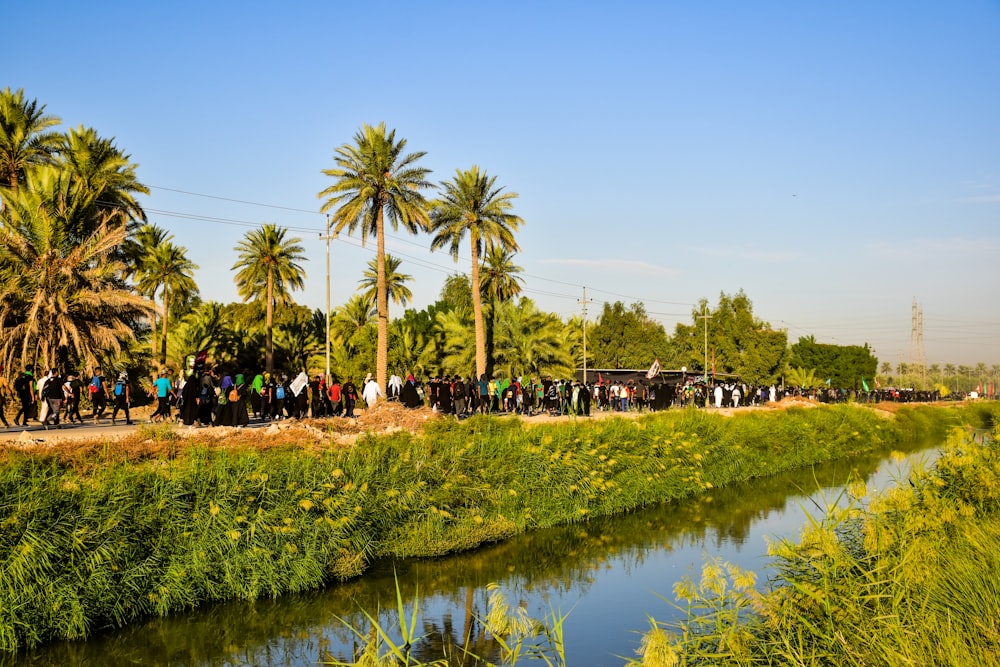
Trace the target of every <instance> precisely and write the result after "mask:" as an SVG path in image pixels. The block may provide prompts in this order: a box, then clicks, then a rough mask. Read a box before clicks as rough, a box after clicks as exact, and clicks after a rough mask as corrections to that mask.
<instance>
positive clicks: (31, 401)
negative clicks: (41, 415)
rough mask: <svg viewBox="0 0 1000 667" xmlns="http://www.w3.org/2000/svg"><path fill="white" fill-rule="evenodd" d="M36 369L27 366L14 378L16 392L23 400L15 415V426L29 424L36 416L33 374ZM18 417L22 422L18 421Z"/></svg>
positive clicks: (19, 398)
mask: <svg viewBox="0 0 1000 667" xmlns="http://www.w3.org/2000/svg"><path fill="white" fill-rule="evenodd" d="M34 370H35V369H34V367H33V366H27V367H26V368H25V369H24V372H23V373H21V374H20V375H19V376H17V379H16V380H14V392H15V393H16V394H17V398H18V400H20V401H21V409H20V410H18V411H17V414H16V415H14V426H27V425H28V420H29V419H33V418H34V416H35V378H34V376H33V375H32V372H33V371H34ZM22 415H23V417H22ZM18 419H20V420H21V423H18Z"/></svg>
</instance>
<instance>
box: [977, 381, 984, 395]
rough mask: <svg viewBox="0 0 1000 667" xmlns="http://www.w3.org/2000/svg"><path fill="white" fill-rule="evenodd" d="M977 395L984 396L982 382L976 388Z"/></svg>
mask: <svg viewBox="0 0 1000 667" xmlns="http://www.w3.org/2000/svg"><path fill="white" fill-rule="evenodd" d="M976 393H978V394H982V393H983V383H982V382H980V383H979V386H978V387H976Z"/></svg>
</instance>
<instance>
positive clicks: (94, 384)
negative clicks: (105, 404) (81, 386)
mask: <svg viewBox="0 0 1000 667" xmlns="http://www.w3.org/2000/svg"><path fill="white" fill-rule="evenodd" d="M100 390H101V378H99V377H97V376H96V375H95V376H94V377H93V379H92V380H91V381H90V395H91V396H93V395H94V394H96V393H97V392H98V391H100Z"/></svg>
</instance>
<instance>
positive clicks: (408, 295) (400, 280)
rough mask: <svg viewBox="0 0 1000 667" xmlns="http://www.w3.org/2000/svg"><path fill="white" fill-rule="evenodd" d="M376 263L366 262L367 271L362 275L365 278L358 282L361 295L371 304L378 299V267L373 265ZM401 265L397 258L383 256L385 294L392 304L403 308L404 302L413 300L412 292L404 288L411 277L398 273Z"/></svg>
mask: <svg viewBox="0 0 1000 667" xmlns="http://www.w3.org/2000/svg"><path fill="white" fill-rule="evenodd" d="M376 261H377V260H375V259H373V260H372V261H370V262H368V269H367V270H366V271H365V274H364V276H365V277H364V278H362V279H361V280H359V281H358V282H359V283H361V288H362V289H361V294H363V295H364V296H365V297H366V298H368V299H371V301H372V303H375V300H376V298H377V297H378V267H377V266H376V264H375V262H376ZM401 263H402V260H400V259H399V258H398V257H393V256H392V255H386V256H385V289H386V294H388V296H389V298H390V299H392V302H393V303H394V304H396V305H399V306H404V307H405V306H406V302H407V301H411V300H412V299H413V292H412V291H410V288H409V287H407V286H406V283H407V282H409V281H410V280H413V276H411V275H408V274H406V273H400V272H399V265H400V264H401Z"/></svg>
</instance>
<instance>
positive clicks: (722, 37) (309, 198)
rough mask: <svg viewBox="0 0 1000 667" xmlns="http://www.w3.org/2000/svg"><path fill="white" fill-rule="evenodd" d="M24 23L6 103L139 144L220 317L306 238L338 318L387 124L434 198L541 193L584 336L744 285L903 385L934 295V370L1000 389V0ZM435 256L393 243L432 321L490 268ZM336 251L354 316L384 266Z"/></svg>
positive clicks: (545, 282) (145, 8)
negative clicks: (354, 205) (347, 153)
mask: <svg viewBox="0 0 1000 667" xmlns="http://www.w3.org/2000/svg"><path fill="white" fill-rule="evenodd" d="M4 18H5V24H6V27H5V30H4V37H3V40H0V72H2V73H3V77H2V79H0V86H11V87H12V88H15V89H16V88H24V89H25V92H26V94H27V96H28V97H29V98H36V99H38V100H39V102H41V103H44V104H46V105H47V109H46V110H47V112H49V113H52V114H55V115H58V116H60V117H61V118H62V119H63V121H64V123H65V124H66V125H67V126H75V125H78V124H83V125H86V126H91V127H94V128H96V129H97V130H98V132H99V133H100V134H102V135H104V136H113V137H115V138H116V140H117V143H118V145H119V146H120V147H121V148H123V149H124V150H126V151H127V152H128V153H130V154H131V155H132V158H133V160H134V161H135V162H137V163H138V164H139V165H140V167H139V170H138V175H139V178H140V180H141V181H142V182H143V183H146V184H147V185H149V186H150V187H151V189H152V195H151V196H150V197H148V198H146V199H144V201H143V204H144V205H145V206H146V207H147V211H148V212H149V217H150V219H151V221H153V222H155V223H156V224H158V225H160V226H163V227H165V228H167V229H169V230H170V231H171V232H172V233H173V234H174V236H175V240H176V241H177V242H178V243H180V244H182V245H184V246H185V247H187V249H188V250H189V254H190V256H191V258H192V260H193V261H194V262H195V263H197V264H198V265H199V266H200V267H201V268H200V270H199V271H198V272H197V274H196V279H197V280H198V283H199V286H200V288H201V290H202V294H203V296H204V297H205V298H206V299H215V300H221V301H232V300H236V299H237V295H236V289H235V287H234V285H233V283H232V274H231V272H230V270H229V269H230V267H231V266H232V265H233V263H234V261H235V260H236V253H235V252H234V250H233V246H235V245H236V243H237V242H238V241H239V239H240V238H241V236H242V235H243V234H244V233H245V232H246V231H247V229H249V228H250V227H248V226H247V225H249V226H255V225H258V224H259V223H261V222H264V221H267V222H276V223H279V224H282V225H285V226H289V227H291V228H293V229H295V230H296V231H295V233H296V234H297V235H298V236H300V237H301V238H302V239H303V242H304V245H305V246H306V248H307V252H308V255H309V258H310V260H309V262H307V265H306V269H307V272H308V280H307V288H306V291H305V292H304V293H301V294H298V295H296V298H297V300H298V301H300V302H301V303H305V304H307V305H309V306H312V307H323V304H324V297H325V292H324V287H323V282H324V275H325V265H324V244H323V243H321V242H320V241H319V240H318V238H317V237H318V234H319V233H320V231H321V230H322V228H323V221H324V219H323V216H321V215H319V214H318V213H317V212H316V211H318V208H319V206H320V201H319V199H318V198H317V193H318V192H319V191H320V190H322V189H323V188H325V187H326V186H327V185H329V184H330V179H329V178H328V177H326V176H323V175H322V173H321V170H322V169H325V168H329V167H331V166H332V164H333V160H332V156H333V152H334V149H335V148H336V147H338V146H340V145H343V144H345V143H348V142H350V141H351V139H352V137H353V136H354V133H355V132H356V131H357V129H358V128H359V127H360V126H361V124H362V123H366V122H367V123H371V124H375V123H378V122H380V121H385V122H386V123H387V124H388V125H389V127H392V128H395V129H396V130H397V136H401V137H405V138H406V139H407V140H408V142H409V143H408V148H409V149H411V150H414V151H426V152H427V156H426V157H425V158H424V164H425V165H426V166H428V167H429V168H431V169H433V174H432V176H431V177H432V180H434V181H435V182H437V181H441V180H446V179H450V178H451V176H452V175H453V174H454V172H455V169H456V168H463V169H464V168H468V167H470V166H471V165H473V164H478V165H480V166H481V167H483V168H485V169H486V170H488V171H489V173H490V174H494V175H496V176H497V180H498V182H499V183H502V184H504V185H505V186H506V187H507V188H508V189H509V190H513V191H515V192H518V193H519V194H520V198H519V199H518V200H517V206H516V212H517V213H519V214H520V215H521V216H522V217H523V218H524V219H525V226H524V227H523V230H522V232H521V233H520V234H519V236H518V240H519V242H520V244H521V247H522V252H521V253H519V254H518V255H517V263H518V264H519V265H521V266H523V267H524V269H525V275H526V293H527V295H528V296H531V297H532V298H533V299H535V300H536V301H537V302H538V304H539V305H540V306H541V307H543V308H546V309H548V310H553V311H555V312H558V313H559V314H561V315H563V316H564V317H568V316H569V315H571V314H573V313H577V312H579V304H578V303H577V299H579V298H580V297H581V291H582V287H583V286H584V285H586V287H587V294H588V296H590V297H592V298H593V299H595V300H596V301H597V303H596V304H595V305H594V306H593V307H592V310H591V313H592V314H596V313H597V312H599V308H600V305H601V302H603V301H614V300H617V299H621V300H624V301H626V302H629V301H632V300H641V301H643V302H644V303H645V304H646V308H647V310H648V311H650V312H651V313H653V314H654V315H655V316H656V317H657V318H658V319H660V320H661V321H662V322H663V323H664V324H665V325H666V327H667V329H668V331H672V330H673V327H674V324H675V323H676V322H677V321H685V322H690V320H691V307H692V304H694V303H696V302H697V300H698V299H700V298H702V297H708V298H709V300H710V302H711V303H712V304H713V305H714V304H715V303H716V302H717V300H718V296H719V293H720V292H727V293H734V292H736V291H737V290H739V289H741V288H742V289H744V290H745V291H746V292H747V294H748V295H749V296H750V298H751V299H752V300H753V302H754V310H755V313H756V314H757V315H758V316H759V317H761V318H763V319H764V320H766V321H769V322H770V323H771V324H772V325H774V326H776V327H781V326H784V327H787V328H788V331H789V338H790V339H791V341H793V342H794V341H795V340H797V339H798V337H799V336H803V335H809V334H813V335H815V336H816V338H817V339H818V340H819V341H820V342H836V343H839V344H861V343H864V342H868V343H870V344H871V345H872V346H873V347H874V348H875V351H876V354H877V356H879V358H880V359H881V360H883V361H890V362H892V363H893V364H895V363H896V362H898V361H899V360H903V361H906V360H908V357H909V350H910V323H911V322H910V315H911V304H912V301H913V299H914V298H916V299H917V301H918V302H919V304H920V305H921V307H922V308H923V316H924V339H925V346H926V356H927V360H928V362H929V363H934V362H938V363H942V364H943V363H947V362H952V363H969V364H974V363H976V362H978V361H984V362H986V363H988V364H994V363H1000V305H998V304H1000V280H998V275H997V274H998V270H997V269H998V263H997V258H998V257H1000V125H998V119H1000V2H997V1H996V0H993V1H986V0H962V1H960V2H937V1H930V0H906V1H904V0H885V1H881V2H859V1H854V0H846V1H844V2H836V3H813V2H808V3H807V2H769V1H762V2H753V3H750V2H713V1H707V2H690V1H688V2H677V1H675V0H670V1H664V2H618V3H608V2H599V3H598V2H580V1H577V2H507V3H472V2H422V3H416V2H380V3H378V2H292V3H284V4H279V3H274V2H266V3H264V2H239V3H237V2H198V3H193V2H172V3H124V2H85V3H79V2H68V1H64V0H58V1H55V2H49V3H46V4H45V7H44V11H43V10H41V9H39V8H38V7H36V6H34V5H31V4H30V3H15V4H14V5H12V6H10V7H8V8H6V9H5V11H4ZM179 191H183V192H179ZM184 192H187V193H197V195H209V196H210V197H206V196H197V195H195V194H184ZM223 198H224V199H223ZM227 199H229V200H242V201H244V202H252V203H239V202H237V201H227ZM258 204H269V205H271V206H272V207H264V206H260V205H258ZM274 207H283V208H274ZM177 214H185V215H186V216H188V217H178V215H177ZM223 220H224V221H229V222H223ZM239 223H246V224H242V225H241V224H239ZM428 245H429V240H428V237H427V236H419V237H407V236H402V235H398V237H397V238H396V239H393V240H391V241H390V243H389V251H390V252H392V253H394V254H397V255H401V256H402V258H403V260H404V263H403V266H402V270H403V271H404V272H406V273H410V274H412V275H413V276H414V278H415V281H414V283H413V284H412V285H411V287H412V289H413V292H414V296H415V304H414V305H415V306H417V307H423V306H425V305H427V304H428V303H430V302H432V301H433V300H434V299H435V298H436V296H437V293H438V292H439V290H440V287H441V284H442V281H443V279H444V278H445V276H446V275H447V274H448V273H450V272H456V271H464V272H468V270H469V269H468V266H467V262H468V258H467V254H466V255H463V257H462V259H461V260H460V262H459V264H457V265H456V264H454V263H453V262H452V260H451V257H450V256H449V255H447V254H446V253H440V252H439V253H435V254H430V253H429V252H428V251H427V247H428ZM332 254H333V265H334V268H333V303H334V306H336V305H337V304H339V303H342V302H343V301H345V300H346V299H347V298H348V296H349V295H350V293H351V292H352V291H353V290H354V289H355V288H356V287H357V281H358V280H359V279H360V277H361V273H362V272H363V270H364V265H365V263H366V262H367V261H368V260H369V259H370V258H371V257H372V255H373V244H372V243H370V244H369V247H368V248H367V249H362V248H360V247H358V243H357V240H351V239H347V240H342V241H337V242H335V243H334V244H333V252H332ZM395 313H396V314H400V313H401V311H400V309H398V308H396V310H395Z"/></svg>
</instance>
